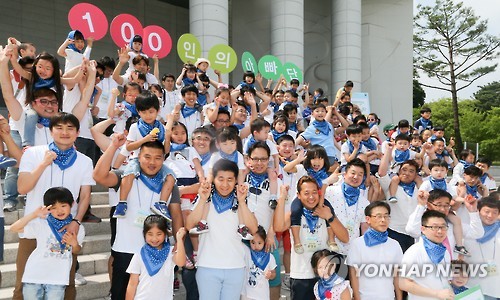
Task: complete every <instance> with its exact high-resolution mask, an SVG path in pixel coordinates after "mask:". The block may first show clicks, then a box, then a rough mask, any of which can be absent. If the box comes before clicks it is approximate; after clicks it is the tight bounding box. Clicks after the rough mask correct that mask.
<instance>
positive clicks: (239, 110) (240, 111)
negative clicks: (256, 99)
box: [236, 109, 248, 115]
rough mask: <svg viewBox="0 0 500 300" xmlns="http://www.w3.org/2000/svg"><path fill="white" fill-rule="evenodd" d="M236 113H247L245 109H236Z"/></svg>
mask: <svg viewBox="0 0 500 300" xmlns="http://www.w3.org/2000/svg"><path fill="white" fill-rule="evenodd" d="M236 112H239V113H244V114H245V115H246V114H247V113H248V112H247V111H246V110H245V109H237V110H236Z"/></svg>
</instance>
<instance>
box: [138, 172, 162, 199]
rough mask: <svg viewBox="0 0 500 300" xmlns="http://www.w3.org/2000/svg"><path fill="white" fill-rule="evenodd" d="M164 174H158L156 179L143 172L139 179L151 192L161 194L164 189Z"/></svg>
mask: <svg viewBox="0 0 500 300" xmlns="http://www.w3.org/2000/svg"><path fill="white" fill-rule="evenodd" d="M162 175H163V174H162V172H158V173H157V174H156V175H155V176H154V177H149V176H147V175H145V174H143V173H142V172H140V173H139V179H140V180H141V181H142V183H144V185H146V186H147V187H148V188H149V189H150V190H152V191H153V192H155V193H157V194H159V193H160V192H161V188H162V187H163V176H162Z"/></svg>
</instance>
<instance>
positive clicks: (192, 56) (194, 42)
mask: <svg viewBox="0 0 500 300" xmlns="http://www.w3.org/2000/svg"><path fill="white" fill-rule="evenodd" d="M177 54H178V55H179V58H180V59H181V60H182V62H184V63H192V64H194V63H195V62H196V60H197V59H198V58H199V57H200V56H201V45H200V42H199V41H198V39H197V38H196V37H195V36H194V35H192V34H191V33H185V34H183V35H181V37H180V38H179V39H178V40H177Z"/></svg>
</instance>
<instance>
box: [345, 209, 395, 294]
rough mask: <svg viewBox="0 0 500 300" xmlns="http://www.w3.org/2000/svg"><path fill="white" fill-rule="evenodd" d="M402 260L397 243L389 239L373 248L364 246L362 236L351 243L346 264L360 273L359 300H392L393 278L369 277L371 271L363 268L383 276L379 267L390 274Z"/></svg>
mask: <svg viewBox="0 0 500 300" xmlns="http://www.w3.org/2000/svg"><path fill="white" fill-rule="evenodd" d="M391 215H392V214H391ZM402 258H403V251H402V250H401V247H400V246H399V243H398V242H397V241H395V240H393V239H391V238H387V241H386V242H385V243H383V244H379V245H376V246H373V247H368V246H366V244H365V239H364V237H363V236H361V237H358V238H356V239H354V240H353V241H351V247H350V248H349V254H348V255H347V261H346V264H347V265H349V266H351V267H355V268H356V269H357V270H358V271H360V272H359V277H358V279H359V293H360V295H361V299H371V300H392V299H394V298H395V294H394V277H389V276H383V275H379V276H370V275H372V272H373V269H372V270H368V269H365V268H367V267H368V266H371V267H370V268H372V267H373V266H376V268H377V270H379V272H380V273H379V274H385V273H382V271H381V267H382V266H384V267H387V270H390V273H389V272H388V273H389V274H392V272H393V270H394V268H393V267H394V266H395V264H399V263H400V262H401V259H402ZM363 266H364V267H365V268H363Z"/></svg>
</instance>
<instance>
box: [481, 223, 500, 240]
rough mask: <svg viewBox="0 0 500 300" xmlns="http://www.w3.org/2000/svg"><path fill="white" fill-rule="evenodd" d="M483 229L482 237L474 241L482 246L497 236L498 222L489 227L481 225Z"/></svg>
mask: <svg viewBox="0 0 500 300" xmlns="http://www.w3.org/2000/svg"><path fill="white" fill-rule="evenodd" d="M483 228H484V235H483V236H482V237H481V238H478V239H476V241H477V242H478V243H479V244H484V243H486V242H487V241H489V240H491V239H492V238H494V237H495V236H496V235H497V232H498V228H500V221H496V222H495V223H493V224H491V225H484V224H483Z"/></svg>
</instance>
